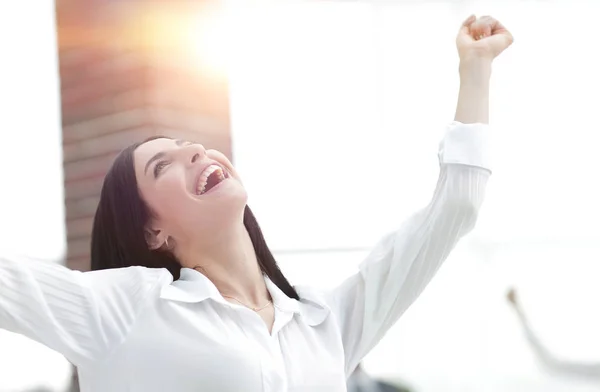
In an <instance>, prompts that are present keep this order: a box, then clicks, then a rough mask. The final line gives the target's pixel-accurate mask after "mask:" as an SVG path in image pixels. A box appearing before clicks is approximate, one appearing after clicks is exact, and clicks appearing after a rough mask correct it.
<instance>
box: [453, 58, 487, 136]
mask: <svg viewBox="0 0 600 392" xmlns="http://www.w3.org/2000/svg"><path fill="white" fill-rule="evenodd" d="M491 68H492V63H491V61H490V60H487V59H479V58H475V59H471V60H462V61H461V64H460V68H459V73H460V90H459V93H458V103H457V105H456V115H455V117H454V119H455V121H458V122H461V123H463V124H474V123H482V124H488V123H489V107H490V76H491Z"/></svg>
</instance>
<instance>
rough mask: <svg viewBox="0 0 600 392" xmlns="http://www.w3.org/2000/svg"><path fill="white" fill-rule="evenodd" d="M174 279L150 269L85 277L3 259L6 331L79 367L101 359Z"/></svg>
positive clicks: (2, 324) (0, 288) (0, 299)
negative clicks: (152, 297) (150, 300)
mask: <svg viewBox="0 0 600 392" xmlns="http://www.w3.org/2000/svg"><path fill="white" fill-rule="evenodd" d="M170 276H171V275H170V274H169V273H168V272H167V271H166V270H150V269H145V268H124V269H120V270H105V271H98V272H89V273H82V272H78V271H72V270H69V269H67V268H65V267H62V266H59V265H55V264H51V263H47V262H39V261H33V260H27V259H25V258H24V257H16V256H13V257H6V256H0V328H2V329H6V330H9V331H12V332H16V333H18V334H21V335H24V336H27V337H29V338H31V339H33V340H36V341H38V342H40V343H42V344H44V345H46V346H48V347H49V348H51V349H53V350H55V351H58V352H60V353H61V354H63V355H65V357H67V359H69V361H71V362H72V363H73V364H74V365H76V366H79V365H81V364H83V363H85V362H89V361H95V360H100V359H102V358H103V357H104V356H105V355H107V354H108V353H109V351H110V349H111V348H113V347H114V346H115V345H116V344H118V343H120V342H121V341H122V340H123V338H124V337H125V335H126V334H127V332H128V331H129V329H130V328H131V326H132V325H133V322H134V321H135V318H136V315H137V312H138V311H139V309H140V308H141V306H143V304H144V302H145V300H146V299H147V298H149V295H150V294H151V293H152V291H153V290H156V289H157V288H158V287H159V285H160V283H161V282H166V281H168V279H169V278H170Z"/></svg>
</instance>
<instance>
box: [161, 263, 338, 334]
mask: <svg viewBox="0 0 600 392" xmlns="http://www.w3.org/2000/svg"><path fill="white" fill-rule="evenodd" d="M264 279H265V284H266V286H267V290H269V293H270V294H271V298H272V299H273V305H274V306H275V307H277V309H279V310H281V311H283V312H285V313H292V314H298V315H300V316H301V317H302V318H304V319H305V320H306V322H307V324H309V325H311V326H315V325H318V324H320V323H322V322H323V321H324V320H325V318H326V317H327V315H328V314H329V308H328V307H327V305H326V304H325V302H324V300H323V299H322V298H320V297H319V296H318V295H315V294H314V293H312V292H311V291H310V290H300V291H299V293H298V294H299V295H300V301H297V300H295V299H293V298H290V297H288V296H287V295H286V294H285V293H284V292H283V291H281V289H280V288H279V287H277V285H276V284H275V283H273V282H272V281H271V279H269V278H268V277H267V276H264ZM300 293H302V294H300ZM160 296H161V298H163V299H166V300H171V301H178V302H186V303H197V302H203V301H205V300H207V299H212V300H214V301H216V302H219V303H221V304H227V305H229V302H228V301H226V300H225V299H224V298H223V296H222V295H221V293H220V292H219V290H218V289H217V287H216V286H215V285H214V283H213V282H212V281H211V280H210V279H208V278H207V277H206V276H205V275H204V274H202V273H200V272H199V271H196V270H194V269H191V268H182V269H181V273H180V277H179V280H176V281H174V282H172V283H171V284H170V285H167V286H165V287H163V288H162V291H161V295H160Z"/></svg>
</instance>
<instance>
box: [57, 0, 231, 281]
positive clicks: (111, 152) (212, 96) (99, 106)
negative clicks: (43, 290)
mask: <svg viewBox="0 0 600 392" xmlns="http://www.w3.org/2000/svg"><path fill="white" fill-rule="evenodd" d="M158 3H161V4H166V5H169V4H174V3H170V2H164V3H163V2H158ZM212 3H214V2H213V1H210V2H209V1H195V2H192V1H185V2H177V4H178V5H179V6H180V7H179V8H177V9H175V10H173V9H171V8H167V9H165V10H164V13H165V15H169V18H170V20H175V21H176V20H177V17H178V15H179V12H182V11H181V10H182V9H184V8H185V13H186V14H189V13H190V12H196V13H199V14H200V13H202V12H203V10H204V9H205V8H204V7H206V6H207V5H210V4H212ZM148 4H153V3H152V2H144V1H133V0H129V1H127V2H110V1H104V2H89V3H86V5H87V6H86V7H82V6H81V2H75V1H64V0H59V1H57V24H58V38H59V58H60V79H61V97H62V127H63V149H64V150H63V152H64V181H65V204H66V224H67V245H68V251H67V264H68V266H69V267H71V268H73V269H78V270H87V269H88V268H89V248H90V234H91V228H92V219H93V215H94V213H95V209H96V206H97V203H98V198H99V193H100V188H101V184H102V181H103V177H104V175H105V173H106V171H107V169H108V167H109V165H110V164H111V162H112V160H113V159H114V157H115V155H116V154H117V153H118V152H119V151H120V150H121V149H122V148H124V147H125V146H127V145H128V144H130V143H133V142H135V141H139V140H141V139H144V138H146V137H148V136H151V135H165V136H173V137H179V138H185V139H189V140H195V141H199V142H202V143H204V144H205V145H206V146H207V147H210V148H216V149H219V150H221V151H222V152H224V153H225V154H226V155H228V156H230V155H231V141H230V132H229V128H230V127H229V103H228V102H229V99H228V85H227V80H226V78H225V77H224V76H223V75H219V76H215V74H214V72H211V71H209V70H208V69H207V68H203V65H202V62H201V61H196V59H194V58H192V57H191V56H190V54H189V51H186V50H185V46H181V45H180V44H179V43H177V42H172V43H171V42H168V41H167V42H166V43H165V42H162V43H160V44H158V43H157V44H154V43H153V42H152V37H153V36H154V35H155V32H154V30H155V29H154V26H152V25H149V24H148V22H147V21H146V22H145V20H146V19H147V18H145V16H146V15H148V13H149V12H151V11H152V14H153V15H157V14H158V15H161V13H160V12H156V9H153V10H149V9H148V7H149V5H148ZM182 5H185V7H181V6H182ZM163 6H164V5H163ZM173 8H175V7H173ZM132 26H137V29H135V28H132ZM172 27H173V29H176V28H177V25H176V24H172Z"/></svg>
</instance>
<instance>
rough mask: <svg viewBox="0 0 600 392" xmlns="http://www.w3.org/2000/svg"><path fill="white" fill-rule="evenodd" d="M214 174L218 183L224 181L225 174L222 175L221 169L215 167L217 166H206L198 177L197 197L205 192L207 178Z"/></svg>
mask: <svg viewBox="0 0 600 392" xmlns="http://www.w3.org/2000/svg"><path fill="white" fill-rule="evenodd" d="M215 172H216V174H217V175H218V176H219V180H220V181H223V180H224V179H225V174H224V173H223V169H221V167H220V166H217V165H210V166H208V167H207V168H206V169H204V171H203V172H202V174H201V175H200V180H199V181H198V189H196V192H197V193H198V194H199V195H201V194H203V193H204V191H205V190H206V183H207V182H208V177H210V175H211V174H213V173H215ZM220 181H219V182H220Z"/></svg>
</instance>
